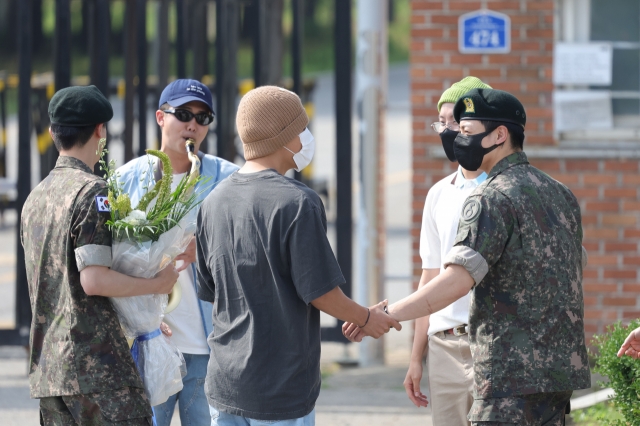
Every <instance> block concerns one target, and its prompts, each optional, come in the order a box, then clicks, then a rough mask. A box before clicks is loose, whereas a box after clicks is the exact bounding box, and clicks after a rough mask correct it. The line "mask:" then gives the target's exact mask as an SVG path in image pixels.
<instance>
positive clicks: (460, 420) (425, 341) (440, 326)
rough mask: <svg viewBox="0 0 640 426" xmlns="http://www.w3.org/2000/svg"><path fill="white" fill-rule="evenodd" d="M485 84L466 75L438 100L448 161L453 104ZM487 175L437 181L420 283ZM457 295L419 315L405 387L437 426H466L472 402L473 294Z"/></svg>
mask: <svg viewBox="0 0 640 426" xmlns="http://www.w3.org/2000/svg"><path fill="white" fill-rule="evenodd" d="M475 88H487V89H491V86H489V85H487V84H485V83H483V82H482V80H480V79H479V78H477V77H472V76H468V77H465V78H463V79H462V80H461V81H458V82H456V83H454V84H453V85H451V87H450V88H448V89H447V90H445V91H444V92H443V93H442V96H441V97H440V100H439V101H438V119H439V121H437V122H435V123H433V124H432V125H431V127H432V128H433V130H434V131H435V132H437V133H438V136H439V137H440V140H441V141H442V146H443V148H444V152H445V154H446V155H447V158H448V159H449V161H456V157H455V154H454V152H453V144H454V140H455V138H456V137H457V136H458V135H459V134H460V125H459V124H458V123H457V122H456V120H455V118H454V117H453V107H454V106H455V103H456V101H457V100H458V98H460V96H462V95H464V94H465V93H467V92H468V91H469V90H471V89H475ZM486 178H487V174H486V173H484V172H483V171H481V170H474V171H471V170H466V169H465V168H463V167H462V166H458V167H457V170H456V171H455V172H454V173H452V174H451V175H449V176H446V177H445V178H443V179H442V180H440V181H438V182H436V183H435V184H434V185H433V186H432V187H431V189H429V193H428V194H427V199H426V201H425V204H424V212H423V214H422V228H421V231H420V258H421V259H422V276H421V277H420V283H419V284H418V288H421V287H423V286H425V285H426V284H427V283H428V282H429V281H431V280H432V279H433V278H435V277H436V276H438V274H440V273H441V272H443V271H444V266H443V263H442V261H443V259H444V256H445V255H446V254H447V253H448V252H449V250H451V248H452V247H453V241H454V240H455V238H456V231H457V229H458V222H459V219H460V213H461V211H462V205H463V204H464V201H465V200H466V199H467V197H468V196H469V194H470V193H471V192H472V191H473V190H474V189H475V188H476V187H477V186H478V185H480V184H481V183H482V182H484V181H485V180H486ZM470 298H471V295H470V294H469V293H467V295H466V296H464V297H462V298H460V299H458V300H456V301H455V302H453V303H452V304H451V305H449V306H447V307H446V308H444V309H441V310H440V311H438V312H435V313H434V314H432V315H428V316H426V317H423V318H418V319H416V327H415V333H414V339H413V348H412V350H411V359H410V362H409V369H408V371H407V376H406V378H405V380H404V387H405V390H406V392H407V396H408V397H409V399H410V400H411V401H412V402H413V403H414V404H415V405H416V406H418V407H426V406H427V405H429V406H430V407H431V421H432V422H433V425H434V426H468V425H469V420H468V419H467V414H468V413H469V410H470V409H471V404H472V403H473V376H472V375H471V374H469V373H470V371H471V370H472V369H473V361H472V359H471V348H470V346H469V338H468V334H467V331H468V329H469V327H468V324H469V299H470ZM425 353H426V354H427V374H428V377H429V396H430V399H429V400H428V401H427V397H426V395H424V394H423V393H422V392H421V391H420V380H421V379H422V370H423V369H422V359H423V357H424V354H425Z"/></svg>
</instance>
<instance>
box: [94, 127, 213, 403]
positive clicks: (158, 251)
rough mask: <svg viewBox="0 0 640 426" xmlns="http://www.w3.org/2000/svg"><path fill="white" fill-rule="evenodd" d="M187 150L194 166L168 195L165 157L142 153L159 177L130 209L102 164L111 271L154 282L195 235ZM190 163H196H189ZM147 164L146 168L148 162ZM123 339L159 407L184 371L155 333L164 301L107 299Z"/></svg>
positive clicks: (156, 297)
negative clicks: (157, 166)
mask: <svg viewBox="0 0 640 426" xmlns="http://www.w3.org/2000/svg"><path fill="white" fill-rule="evenodd" d="M189 143H190V140H188V141H187V151H188V152H189V151H190V159H192V163H193V167H192V170H191V173H189V175H187V176H185V177H183V178H182V180H181V181H180V182H179V184H178V186H177V188H176V189H175V190H174V191H173V192H171V184H172V177H173V170H172V168H171V163H170V161H169V158H168V157H167V156H166V154H164V153H163V152H160V151H155V150H147V154H149V155H152V156H156V157H158V158H159V159H160V162H161V163H162V167H163V177H162V179H160V180H158V182H156V184H155V185H154V186H153V187H152V188H149V187H147V188H146V189H147V192H146V194H145V195H144V196H143V197H142V198H141V199H140V202H139V203H138V205H137V206H136V207H135V208H132V206H131V201H130V199H129V196H128V195H127V194H126V193H124V192H123V191H122V188H121V185H120V184H119V183H118V179H117V176H116V172H115V163H114V162H113V161H111V162H109V164H106V163H105V161H104V160H103V158H104V154H105V153H107V151H106V149H104V148H102V157H101V161H100V167H101V169H102V170H104V171H105V172H106V178H107V182H108V187H109V193H108V204H109V207H110V210H111V220H109V221H108V222H107V225H108V226H109V227H110V229H111V231H112V234H113V243H112V266H111V269H113V270H115V271H118V272H121V273H123V274H126V275H129V276H134V277H140V278H153V277H154V276H155V275H156V274H157V273H158V272H160V271H161V270H162V269H163V268H164V267H166V266H167V265H168V264H169V263H170V262H172V261H173V260H174V259H175V258H176V256H178V255H179V254H181V253H183V252H184V251H185V249H186V248H187V246H188V244H189V242H190V240H191V238H192V236H193V234H194V232H195V226H196V224H195V222H196V213H195V210H194V207H196V206H197V205H198V203H199V202H198V194H195V193H194V188H195V185H196V183H198V182H199V181H200V180H201V179H200V177H199V176H198V169H199V160H198V158H197V156H196V155H195V154H193V143H192V141H191V147H190V146H189ZM193 158H195V160H194V159H193ZM150 164H151V163H150ZM110 300H111V303H112V304H113V307H114V309H115V311H116V313H117V315H118V319H119V320H120V325H121V326H122V329H123V330H124V334H125V336H127V338H128V339H130V340H133V345H132V347H131V354H132V356H133V359H134V361H135V363H136V366H137V368H138V371H139V373H140V376H141V378H142V380H143V382H144V386H145V390H146V392H147V395H148V396H149V400H150V403H151V405H152V406H155V405H158V404H162V403H163V402H165V401H166V400H167V399H168V398H169V397H170V396H171V395H174V394H176V393H178V392H179V391H180V390H181V389H182V377H184V376H185V375H186V366H185V362H184V358H183V357H182V354H181V353H180V351H179V350H178V348H177V347H176V346H175V345H174V344H172V343H171V341H170V340H169V339H168V338H167V337H165V336H164V335H163V334H162V333H161V331H160V324H161V322H162V318H163V317H164V311H165V308H166V306H167V301H168V296H167V295H166V294H149V295H143V296H132V297H111V298H110Z"/></svg>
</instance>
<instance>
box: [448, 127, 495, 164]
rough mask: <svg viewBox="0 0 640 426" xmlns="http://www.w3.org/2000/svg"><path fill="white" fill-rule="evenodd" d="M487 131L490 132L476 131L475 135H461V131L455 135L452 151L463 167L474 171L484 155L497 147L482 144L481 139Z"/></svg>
mask: <svg viewBox="0 0 640 426" xmlns="http://www.w3.org/2000/svg"><path fill="white" fill-rule="evenodd" d="M489 133H491V132H483V133H478V134H477V135H463V134H462V133H461V134H459V135H458V136H456V140H455V141H454V143H453V152H454V153H455V155H456V159H457V160H458V163H460V166H462V168H463V169H465V170H469V171H472V172H475V171H476V170H478V169H479V168H480V166H481V165H482V159H483V158H484V156H485V155H486V154H488V153H490V152H491V151H493V150H494V149H496V148H497V147H498V145H494V146H492V147H491V148H484V147H483V146H482V139H484V138H485V137H486V136H487V135H488V134H489Z"/></svg>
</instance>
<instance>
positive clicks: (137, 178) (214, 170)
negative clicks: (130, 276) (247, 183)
mask: <svg viewBox="0 0 640 426" xmlns="http://www.w3.org/2000/svg"><path fill="white" fill-rule="evenodd" d="M198 154H199V155H198V156H199V157H200V176H202V177H208V178H209V180H208V181H207V182H205V183H204V184H198V185H196V188H195V193H196V194H199V197H198V198H199V201H202V200H204V199H205V198H206V197H207V195H209V194H210V193H211V191H213V190H214V189H215V188H216V186H218V184H219V183H220V182H221V181H222V180H224V179H225V178H227V177H228V176H229V175H231V174H233V173H234V172H235V171H236V170H238V169H239V167H238V166H236V165H235V164H233V163H231V162H229V161H227V160H223V159H222V158H218V157H214V156H213V155H209V154H201V153H198ZM157 161H158V159H157V158H156V157H150V156H146V155H144V156H142V157H138V158H136V159H133V160H131V161H129V162H128V163H127V164H125V165H124V166H122V167H119V168H118V169H117V170H116V172H117V173H118V181H119V182H120V183H121V184H122V189H123V191H124V192H126V193H127V194H129V198H130V199H131V205H133V206H135V205H137V204H138V202H139V201H140V198H142V196H143V195H144V194H145V193H146V192H147V190H146V189H145V188H144V187H145V185H147V184H148V186H149V187H153V185H154V184H155V178H154V176H153V166H155V164H156V162H157ZM150 162H151V163H150ZM141 180H143V181H144V182H143V181H141ZM201 185H204V187H202V188H201V187H200V186H201ZM203 189H204V190H203ZM191 273H192V274H193V283H194V285H195V286H196V289H195V290H196V294H198V289H197V282H198V281H197V276H196V269H195V265H194V264H191ZM198 303H199V306H200V316H201V318H202V325H203V327H204V332H205V336H204V337H205V340H206V338H207V337H208V336H209V334H210V333H211V331H212V330H213V325H212V315H213V305H212V304H211V303H209V302H205V301H203V300H198Z"/></svg>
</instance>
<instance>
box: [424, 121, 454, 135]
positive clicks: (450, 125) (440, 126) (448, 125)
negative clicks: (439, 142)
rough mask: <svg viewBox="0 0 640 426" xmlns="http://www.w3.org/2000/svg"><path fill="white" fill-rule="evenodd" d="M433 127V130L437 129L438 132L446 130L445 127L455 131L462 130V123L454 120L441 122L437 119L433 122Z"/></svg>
mask: <svg viewBox="0 0 640 426" xmlns="http://www.w3.org/2000/svg"><path fill="white" fill-rule="evenodd" d="M431 128H432V129H433V130H435V131H436V132H437V133H442V132H444V129H449V130H452V131H454V132H459V131H460V125H459V124H458V123H456V122H455V121H453V122H451V123H441V122H440V121H436V122H435V123H433V124H432V125H431Z"/></svg>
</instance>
